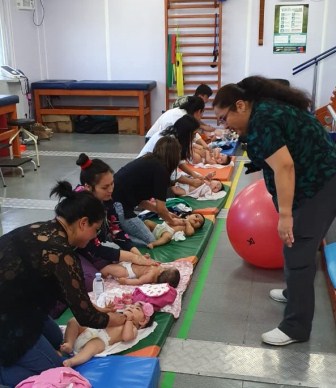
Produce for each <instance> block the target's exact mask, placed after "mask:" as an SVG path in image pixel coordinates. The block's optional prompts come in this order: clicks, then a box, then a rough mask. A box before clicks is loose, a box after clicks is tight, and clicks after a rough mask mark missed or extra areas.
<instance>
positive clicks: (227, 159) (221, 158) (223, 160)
mask: <svg viewBox="0 0 336 388" xmlns="http://www.w3.org/2000/svg"><path fill="white" fill-rule="evenodd" d="M215 160H216V163H217V164H221V165H222V166H227V165H228V164H230V163H231V160H232V157H231V156H229V155H226V154H219V155H218V156H217V157H216V158H215Z"/></svg>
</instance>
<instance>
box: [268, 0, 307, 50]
mask: <svg viewBox="0 0 336 388" xmlns="http://www.w3.org/2000/svg"><path fill="white" fill-rule="evenodd" d="M308 9H309V5H308V4H297V5H293V4H290V5H276V6H275V16H274V37H273V53H275V54H295V53H297V54H302V53H305V52H306V45H307V27H308Z"/></svg>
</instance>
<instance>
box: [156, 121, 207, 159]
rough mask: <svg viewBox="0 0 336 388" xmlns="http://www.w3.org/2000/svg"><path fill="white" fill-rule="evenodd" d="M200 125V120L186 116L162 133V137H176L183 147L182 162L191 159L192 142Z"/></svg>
mask: <svg viewBox="0 0 336 388" xmlns="http://www.w3.org/2000/svg"><path fill="white" fill-rule="evenodd" d="M199 125H200V124H199V122H198V120H196V119H195V117H194V116H190V115H184V116H182V117H181V118H180V119H178V120H177V121H176V122H175V124H174V125H171V126H170V127H167V128H166V129H164V130H163V131H162V132H161V133H162V136H170V135H173V136H175V137H176V139H177V140H178V142H179V143H180V145H181V160H186V159H190V158H191V154H192V141H193V138H194V135H195V131H196V130H197V129H198V128H199Z"/></svg>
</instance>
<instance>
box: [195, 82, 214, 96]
mask: <svg viewBox="0 0 336 388" xmlns="http://www.w3.org/2000/svg"><path fill="white" fill-rule="evenodd" d="M194 95H195V96H208V97H210V96H211V95H212V89H211V88H210V86H209V85H206V84H200V85H198V86H197V88H196V90H195V94H194Z"/></svg>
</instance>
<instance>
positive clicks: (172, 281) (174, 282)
mask: <svg viewBox="0 0 336 388" xmlns="http://www.w3.org/2000/svg"><path fill="white" fill-rule="evenodd" d="M180 278H181V275H180V271H179V270H178V269H177V268H167V269H165V270H163V271H162V272H161V273H160V275H159V276H158V278H157V283H168V284H169V285H170V286H171V287H174V288H176V287H177V286H178V284H179V283H180Z"/></svg>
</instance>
